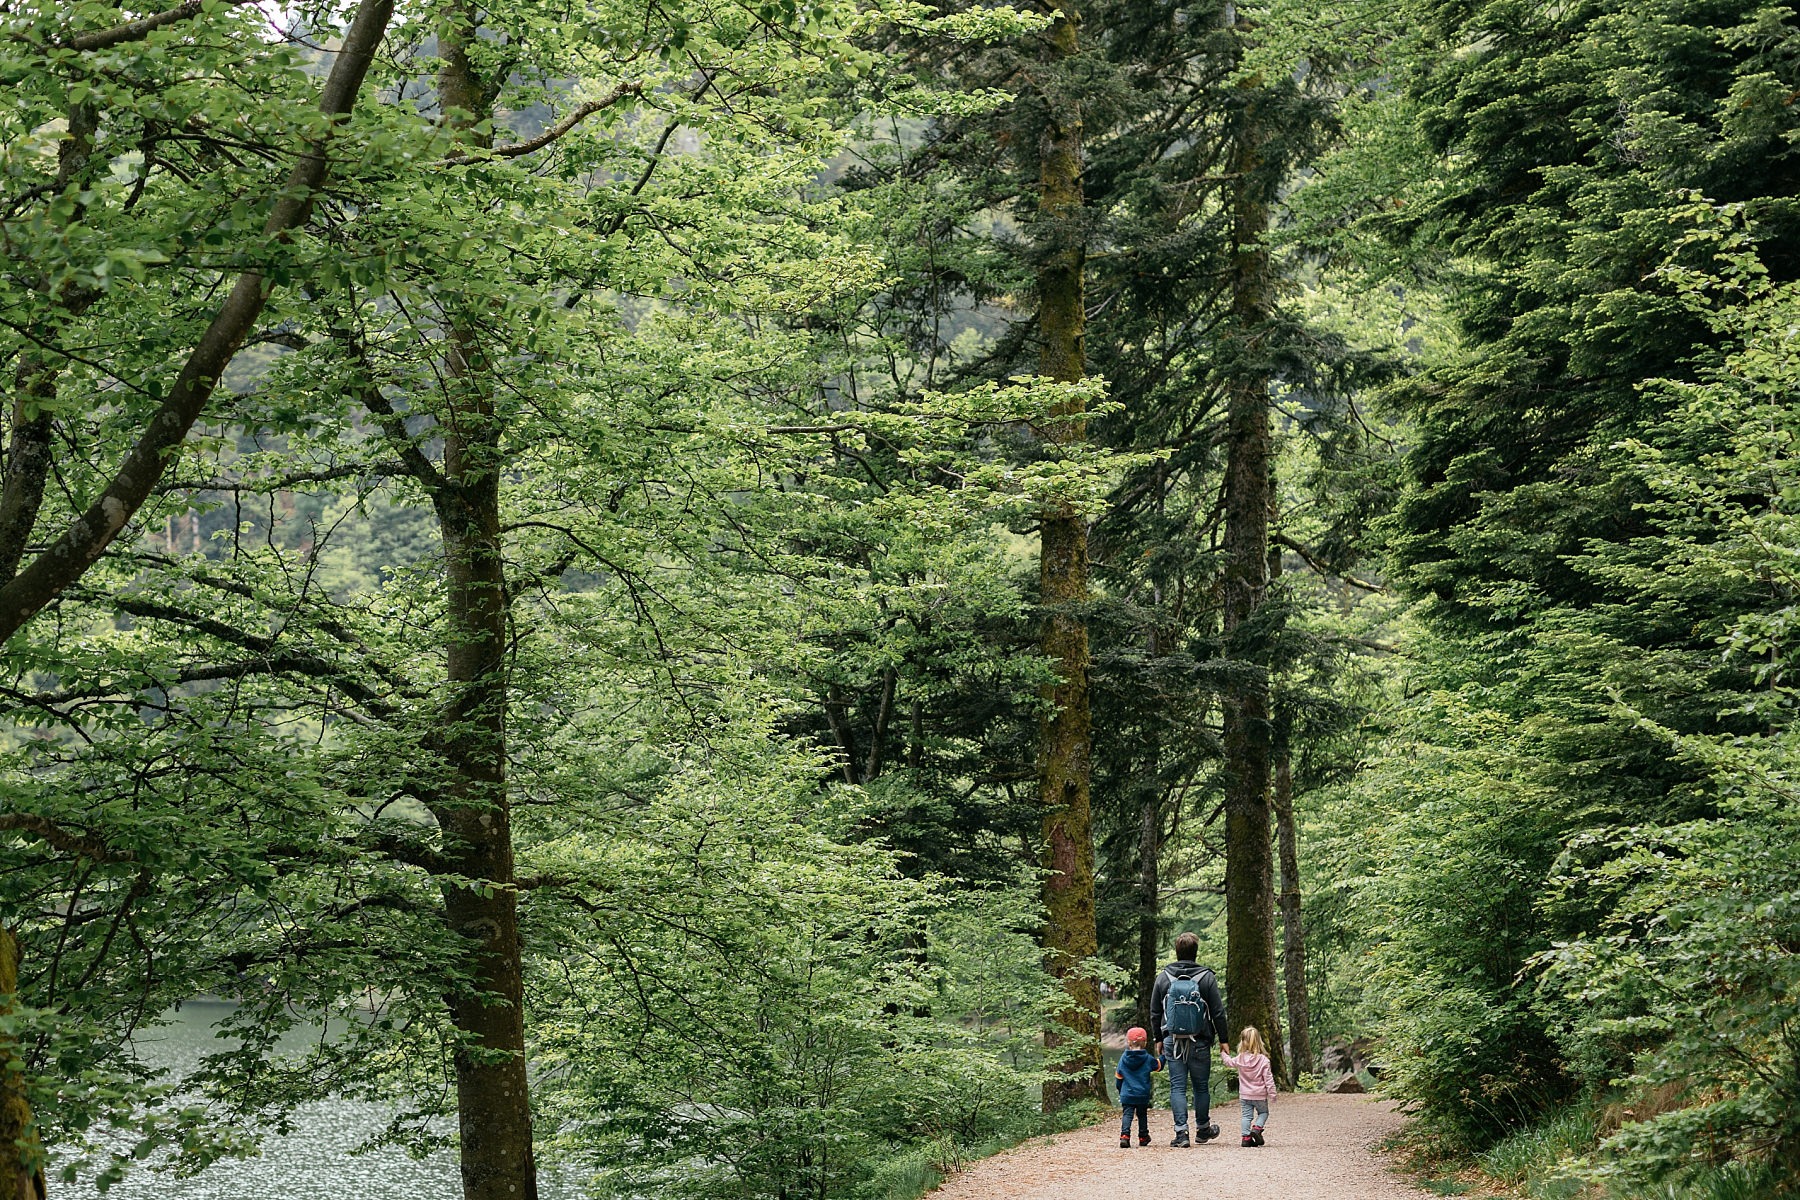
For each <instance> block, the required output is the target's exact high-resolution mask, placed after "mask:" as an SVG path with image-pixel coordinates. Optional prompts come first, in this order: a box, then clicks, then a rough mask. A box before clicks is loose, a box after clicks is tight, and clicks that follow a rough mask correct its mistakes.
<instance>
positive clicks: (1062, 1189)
mask: <svg viewBox="0 0 1800 1200" xmlns="http://www.w3.org/2000/svg"><path fill="white" fill-rule="evenodd" d="M1213 1121H1214V1123H1216V1124H1217V1125H1218V1126H1219V1127H1220V1130H1221V1131H1222V1132H1223V1133H1224V1135H1225V1136H1223V1137H1221V1138H1219V1139H1218V1140H1217V1141H1214V1142H1208V1143H1206V1144H1205V1145H1203V1146H1195V1147H1193V1148H1192V1149H1187V1150H1177V1149H1175V1148H1174V1147H1172V1146H1170V1145H1169V1144H1168V1143H1169V1138H1170V1136H1171V1134H1172V1132H1173V1130H1172V1128H1171V1122H1170V1120H1169V1110H1168V1109H1166V1108H1165V1109H1152V1110H1151V1111H1150V1136H1151V1138H1152V1139H1153V1141H1152V1142H1151V1144H1150V1145H1148V1146H1142V1147H1140V1146H1137V1145H1135V1142H1136V1140H1137V1139H1136V1131H1135V1129H1134V1130H1133V1138H1132V1141H1133V1143H1134V1145H1133V1146H1132V1148H1131V1149H1130V1150H1121V1149H1119V1120H1118V1118H1117V1117H1114V1118H1113V1119H1112V1120H1110V1121H1108V1122H1106V1123H1105V1124H1103V1125H1091V1126H1089V1127H1087V1128H1086V1129H1077V1130H1075V1131H1073V1132H1071V1133H1061V1134H1057V1135H1056V1136H1055V1137H1049V1138H1040V1139H1038V1140H1037V1141H1032V1142H1027V1143H1025V1144H1024V1145H1022V1146H1019V1147H1017V1148H1015V1149H1013V1150H1009V1151H1007V1152H1006V1153H1005V1154H1000V1155H996V1156H995V1157H993V1158H989V1159H984V1160H982V1161H981V1162H978V1163H975V1164H974V1165H973V1166H971V1167H970V1168H969V1169H968V1170H966V1171H964V1172H962V1173H961V1174H959V1175H956V1176H955V1177H953V1178H951V1179H950V1180H948V1181H947V1182H946V1183H945V1184H944V1186H943V1187H941V1188H939V1189H938V1190H937V1191H935V1192H933V1193H931V1198H930V1200H1171V1198H1173V1197H1186V1198H1192V1200H1231V1198H1233V1197H1254V1200H1415V1198H1416V1197H1420V1196H1427V1195H1430V1193H1428V1192H1426V1191H1423V1190H1422V1189H1419V1188H1415V1187H1412V1186H1410V1185H1408V1184H1406V1183H1404V1182H1403V1181H1401V1180H1400V1179H1399V1178H1398V1177H1397V1176H1395V1175H1393V1174H1392V1173H1390V1171H1389V1169H1388V1164H1387V1162H1386V1161H1385V1160H1384V1159H1383V1158H1382V1157H1381V1156H1380V1155H1379V1154H1377V1153H1376V1152H1375V1149H1374V1146H1375V1143H1376V1142H1378V1141H1380V1140H1381V1139H1382V1138H1384V1137H1386V1136H1387V1135H1388V1134H1390V1133H1392V1132H1394V1130H1396V1129H1398V1128H1399V1127H1400V1117H1399V1116H1398V1115H1397V1114H1396V1113H1395V1112H1394V1111H1393V1109H1392V1108H1391V1107H1390V1106H1389V1105H1388V1104H1385V1103H1383V1102H1382V1101H1379V1100H1372V1099H1369V1098H1368V1097H1366V1096H1324V1095H1311V1096H1290V1095H1283V1096H1281V1097H1280V1098H1278V1099H1277V1100H1276V1101H1275V1103H1274V1106H1273V1111H1272V1112H1271V1113H1270V1120H1269V1128H1268V1145H1266V1146H1262V1147H1259V1148H1246V1147H1244V1146H1241V1145H1239V1144H1238V1108H1237V1104H1236V1103H1235V1102H1233V1103H1232V1104H1230V1105H1228V1106H1226V1107H1224V1108H1218V1109H1214V1110H1213Z"/></svg>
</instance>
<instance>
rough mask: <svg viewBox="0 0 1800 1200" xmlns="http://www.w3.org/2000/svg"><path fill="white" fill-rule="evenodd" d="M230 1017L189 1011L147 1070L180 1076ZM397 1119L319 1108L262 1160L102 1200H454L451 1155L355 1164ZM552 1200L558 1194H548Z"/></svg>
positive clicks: (374, 1109) (64, 1197) (333, 1104)
mask: <svg viewBox="0 0 1800 1200" xmlns="http://www.w3.org/2000/svg"><path fill="white" fill-rule="evenodd" d="M229 1011H230V1006H229V1005H227V1004H222V1003H208V1002H205V1001H190V1002H189V1003H187V1004H184V1005H182V1008H181V1012H180V1013H179V1014H178V1015H177V1016H176V1018H175V1020H174V1021H173V1022H172V1023H171V1024H169V1025H166V1026H162V1027H160V1028H157V1029H153V1030H151V1031H149V1032H148V1033H147V1034H145V1035H144V1037H143V1038H142V1039H141V1040H140V1042H139V1047H140V1053H141V1054H142V1056H143V1058H144V1060H145V1061H146V1062H149V1063H151V1064H153V1065H155V1066H159V1067H172V1068H175V1069H177V1070H179V1069H181V1068H183V1067H185V1066H189V1065H192V1064H194V1063H196V1062H197V1061H198V1060H199V1057H200V1055H201V1054H203V1053H205V1052H207V1051H209V1050H216V1049H217V1048H218V1043H217V1042H215V1041H214V1040H213V1038H212V1026H213V1024H214V1023H215V1022H216V1021H218V1019H219V1018H220V1017H222V1016H224V1015H225V1013H227V1012H229ZM391 1114H392V1110H391V1109H389V1108H388V1107H387V1106H386V1105H381V1104H371V1103H366V1102H363V1101H356V1100H319V1101H316V1102H315V1103H312V1104H308V1105H306V1106H304V1107H303V1108H301V1109H300V1110H299V1111H298V1112H296V1113H295V1114H294V1126H295V1129H294V1132H293V1133H292V1134H289V1135H288V1136H286V1137H270V1138H268V1139H266V1140H265V1141H264V1142H263V1148H262V1154H261V1156H260V1157H257V1158H249V1159H231V1160H227V1161H225V1162H221V1163H218V1164H215V1165H214V1166H212V1167H210V1168H208V1169H207V1170H205V1171H203V1172H201V1173H200V1174H199V1175H197V1176H195V1177H194V1178H192V1179H175V1178H172V1177H170V1176H168V1175H161V1174H156V1173H153V1172H150V1171H136V1172H133V1173H132V1174H130V1175H127V1176H126V1177H125V1180H124V1182H122V1183H119V1184H116V1185H114V1186H113V1187H112V1188H111V1189H110V1190H108V1191H107V1192H105V1193H104V1195H105V1196H106V1198H107V1200H344V1198H345V1197H354V1198H355V1200H456V1198H457V1197H459V1196H461V1195H462V1181H461V1178H460V1177H459V1175H458V1172H457V1168H456V1157H455V1155H454V1154H451V1153H449V1152H443V1153H439V1154H434V1155H432V1156H431V1157H429V1158H426V1159H424V1160H422V1161H421V1160H416V1159H412V1158H409V1157H407V1155H406V1153H405V1152H404V1151H401V1150H393V1149H387V1150H377V1151H373V1152H371V1153H369V1154H359V1155H352V1154H351V1153H350V1151H351V1150H352V1149H354V1148H355V1147H356V1146H357V1145H358V1144H360V1143H361V1142H362V1140H363V1139H364V1138H366V1137H368V1136H369V1134H370V1133H372V1132H373V1131H375V1130H377V1129H379V1128H381V1127H382V1125H384V1124H385V1123H386V1121H387V1119H388V1117H389V1116H390V1115H391ZM50 1191H51V1195H52V1196H54V1197H56V1198H57V1200H99V1198H100V1196H101V1195H102V1193H101V1192H99V1191H98V1190H96V1189H95V1188H94V1186H93V1184H92V1183H91V1182H89V1181H84V1182H81V1183H75V1184H64V1183H55V1182H53V1183H52V1184H51V1185H50ZM544 1194H545V1195H546V1196H551V1195H554V1191H553V1190H552V1189H550V1188H548V1187H546V1188H545V1193H544Z"/></svg>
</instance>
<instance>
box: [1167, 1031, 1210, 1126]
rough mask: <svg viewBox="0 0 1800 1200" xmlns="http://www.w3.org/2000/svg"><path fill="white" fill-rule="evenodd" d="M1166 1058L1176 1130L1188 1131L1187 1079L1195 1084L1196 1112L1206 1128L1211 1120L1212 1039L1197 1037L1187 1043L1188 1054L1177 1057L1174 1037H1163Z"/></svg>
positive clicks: (1201, 1124)
mask: <svg viewBox="0 0 1800 1200" xmlns="http://www.w3.org/2000/svg"><path fill="white" fill-rule="evenodd" d="M1163 1062H1164V1063H1165V1064H1167V1065H1168V1068H1169V1111H1170V1113H1171V1114H1172V1115H1173V1116H1174V1118H1175V1132H1176V1133H1186V1132H1187V1127H1188V1098H1187V1090H1188V1083H1189V1082H1190V1081H1191V1082H1192V1083H1193V1085H1194V1115H1195V1116H1197V1117H1199V1118H1200V1122H1199V1124H1200V1128H1201V1129H1202V1130H1204V1129H1205V1128H1206V1127H1207V1126H1208V1125H1210V1124H1212V1043H1211V1042H1202V1041H1200V1040H1198V1039H1193V1040H1190V1041H1189V1042H1188V1044H1187V1057H1186V1058H1185V1059H1180V1058H1176V1057H1175V1039H1174V1038H1164V1039H1163Z"/></svg>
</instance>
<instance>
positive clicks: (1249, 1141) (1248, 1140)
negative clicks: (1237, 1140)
mask: <svg viewBox="0 0 1800 1200" xmlns="http://www.w3.org/2000/svg"><path fill="white" fill-rule="evenodd" d="M1244 1145H1246V1146H1254V1145H1256V1139H1255V1138H1253V1137H1251V1136H1250V1135H1249V1134H1247V1133H1246V1134H1245V1135H1244Z"/></svg>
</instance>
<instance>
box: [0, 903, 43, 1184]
mask: <svg viewBox="0 0 1800 1200" xmlns="http://www.w3.org/2000/svg"><path fill="white" fill-rule="evenodd" d="M18 1004H19V939H18V938H17V937H16V936H15V935H14V934H13V931H12V930H10V929H8V928H6V927H5V926H4V925H0V1022H3V1021H5V1019H6V1018H7V1017H9V1016H11V1015H12V1014H13V1013H14V1012H15V1011H16V1010H17V1008H18ZM22 1054H23V1049H22V1048H21V1047H20V1045H19V1040H18V1038H17V1037H15V1036H13V1035H12V1034H11V1033H8V1032H5V1031H4V1030H3V1029H0V1200H44V1196H45V1194H46V1188H45V1185H44V1150H43V1145H42V1143H41V1142H40V1141H39V1140H38V1133H37V1120H36V1118H35V1117H34V1116H33V1114H32V1111H31V1102H30V1100H28V1099H27V1098H26V1095H25V1072H24V1069H23V1067H24V1064H23V1062H22Z"/></svg>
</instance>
